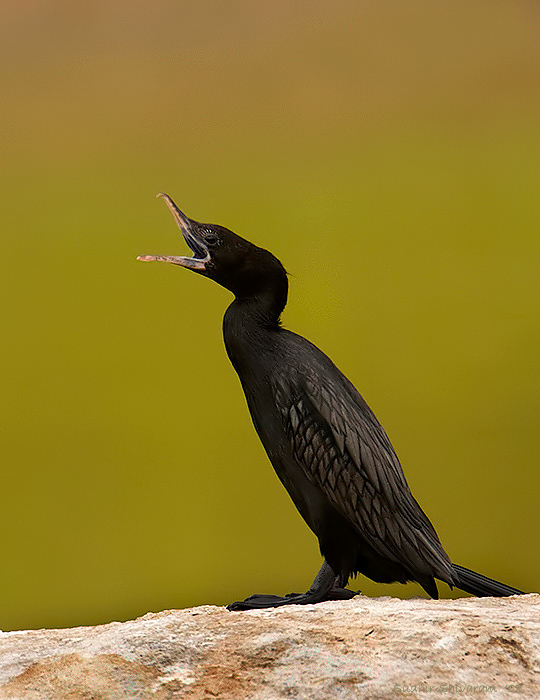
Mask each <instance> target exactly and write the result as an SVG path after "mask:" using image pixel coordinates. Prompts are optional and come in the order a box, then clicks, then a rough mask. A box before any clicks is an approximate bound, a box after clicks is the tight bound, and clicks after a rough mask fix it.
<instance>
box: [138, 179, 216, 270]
mask: <svg viewBox="0 0 540 700" xmlns="http://www.w3.org/2000/svg"><path fill="white" fill-rule="evenodd" d="M158 197H161V198H162V199H164V200H165V204H166V205H167V206H168V207H169V210H170V212H171V214H172V215H173V217H174V220H175V221H176V223H177V224H178V226H179V227H180V230H181V231H182V235H183V236H184V239H185V241H186V243H187V244H188V246H189V247H190V248H191V250H192V251H193V257H191V258H187V257H183V256H176V255H139V257H138V258H137V260H142V261H143V262H151V261H158V262H168V263H173V264H174V265H181V266H182V267H187V268H189V269H190V270H198V271H199V272H200V271H202V270H206V265H207V263H209V262H210V254H209V252H208V248H207V247H206V245H205V244H204V242H203V241H202V240H201V239H200V238H199V237H197V236H196V234H195V230H196V229H195V226H194V223H195V222H193V221H192V220H191V219H189V218H188V217H187V216H186V215H185V214H184V213H183V212H181V211H180V209H178V207H177V206H176V204H175V203H174V202H173V200H172V199H171V198H170V197H169V195H168V194H163V192H160V193H159V194H158Z"/></svg>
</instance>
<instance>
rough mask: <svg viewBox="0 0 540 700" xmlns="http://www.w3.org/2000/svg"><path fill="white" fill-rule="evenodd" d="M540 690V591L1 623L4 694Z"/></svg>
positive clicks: (166, 698)
mask: <svg viewBox="0 0 540 700" xmlns="http://www.w3.org/2000/svg"><path fill="white" fill-rule="evenodd" d="M399 697H404V698H423V699H424V700H425V699H429V700H438V699H439V698H446V699H448V698H449V697H475V698H479V697H486V698H489V700H499V699H500V698H512V699H513V700H518V699H520V700H521V699H522V698H535V700H537V699H538V698H539V697H540V595H538V594H531V595H526V596H516V597H513V598H482V599H475V598H466V599H465V598H463V599H459V600H440V601H435V600H424V599H420V598H415V599H410V600H400V599H396V598H365V597H362V596H357V597H356V598H353V599H352V600H347V601H336V602H329V603H320V604H319V605H305V606H294V605H291V606H287V607H283V608H277V609H274V610H258V611H249V612H236V613H231V612H228V611H227V610H225V609H224V608H219V607H213V606H203V607H199V608H191V609H188V610H168V611H165V612H161V613H149V614H148V615H145V616H144V617H141V618H139V619H137V620H133V621H130V622H123V623H120V622H112V623H110V624H108V625H102V626H100V627H77V628H74V629H60V630H37V631H27V632H4V633H1V634H0V700H8V699H9V700H53V699H54V700H136V699H138V698H141V699H147V698H148V699H150V698H151V699H155V700H173V699H177V698H188V699H190V700H210V699H211V698H220V700H243V699H244V698H246V699H247V698H249V699H252V700H279V699H280V698H288V699H290V698H299V699H305V700H319V699H320V700H331V699H333V698H339V699H340V700H341V699H343V700H349V699H350V700H353V698H354V700H359V699H360V698H370V699H371V700H383V699H385V698H388V699H390V698H392V700H394V699H395V698H399Z"/></svg>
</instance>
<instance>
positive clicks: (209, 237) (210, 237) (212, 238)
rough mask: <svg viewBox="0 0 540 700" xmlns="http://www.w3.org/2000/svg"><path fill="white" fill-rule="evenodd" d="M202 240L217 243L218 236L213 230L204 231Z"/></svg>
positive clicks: (212, 243) (208, 243) (211, 243)
mask: <svg viewBox="0 0 540 700" xmlns="http://www.w3.org/2000/svg"><path fill="white" fill-rule="evenodd" d="M204 242H205V243H206V244H207V245H217V244H218V243H219V238H218V236H217V235H216V234H215V233H214V232H213V231H208V230H207V231H205V232H204Z"/></svg>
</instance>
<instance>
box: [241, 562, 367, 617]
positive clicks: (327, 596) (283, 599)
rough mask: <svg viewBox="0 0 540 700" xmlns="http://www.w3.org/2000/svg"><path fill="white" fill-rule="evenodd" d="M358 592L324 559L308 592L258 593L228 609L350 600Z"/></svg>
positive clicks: (253, 608)
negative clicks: (284, 593) (344, 585)
mask: <svg viewBox="0 0 540 700" xmlns="http://www.w3.org/2000/svg"><path fill="white" fill-rule="evenodd" d="M358 592H359V591H351V590H349V589H348V588H344V587H343V581H342V580H341V577H340V576H336V574H335V573H334V571H333V569H332V568H331V566H330V565H329V564H328V563H327V562H326V561H324V562H323V565H322V566H321V569H320V571H319V573H318V574H317V576H315V580H314V581H313V583H312V584H311V586H310V589H309V591H306V593H289V594H287V595H285V596H278V595H264V594H259V593H256V594H255V595H251V596H249V598H246V599H245V600H237V601H236V602H234V603H231V604H230V605H227V610H235V611H236V610H255V609H258V608H277V607H279V606H281V605H308V604H310V603H321V602H322V601H323V600H348V599H349V598H352V597H353V596H355V595H357V593H358Z"/></svg>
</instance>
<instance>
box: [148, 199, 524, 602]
mask: <svg viewBox="0 0 540 700" xmlns="http://www.w3.org/2000/svg"><path fill="white" fill-rule="evenodd" d="M158 196H160V197H163V199H164V200H165V202H166V204H167V206H168V208H169V209H170V211H171V212H172V215H173V217H174V219H175V221H176V223H177V224H178V226H179V227H180V229H181V231H182V234H183V236H184V238H185V240H186V242H187V244H188V245H189V247H190V248H191V250H192V251H193V256H192V257H177V256H171V255H141V256H139V258H138V259H139V260H144V261H152V260H157V261H164V262H169V263H173V264H175V265H180V266H182V267H187V268H189V269H190V270H193V271H194V272H198V273H199V274H201V275H204V276H205V277H208V278H210V279H212V280H214V281H215V282H217V283H218V284H220V285H222V286H223V287H225V288H226V289H228V290H230V291H231V292H232V293H233V294H234V297H235V298H234V301H233V302H232V303H231V305H230V306H229V308H228V309H227V311H226V313H225V316H224V319H223V336H224V339H225V347H226V350H227V354H228V356H229V358H230V360H231V362H232V364H233V366H234V368H235V370H236V372H237V373H238V376H239V378H240V381H241V383H242V388H243V389H244V393H245V396H246V400H247V404H248V407H249V411H250V413H251V417H252V419H253V424H254V426H255V429H256V431H257V433H258V435H259V437H260V439H261V442H262V444H263V446H264V448H265V450H266V453H267V454H268V457H269V459H270V461H271V462H272V465H273V466H274V469H275V471H276V473H277V475H278V477H279V479H280V480H281V482H282V483H283V485H284V486H285V488H286V489H287V491H288V492H289V495H290V496H291V498H292V500H293V502H294V504H295V506H296V507H297V508H298V510H299V512H300V514H301V515H302V517H303V518H304V520H305V521H306V523H307V525H308V526H309V528H310V529H311V530H312V531H313V532H314V533H315V535H316V536H317V538H318V540H319V546H320V550H321V553H322V555H323V557H324V563H323V565H322V568H321V569H320V571H319V573H318V574H317V576H316V578H315V580H314V581H313V584H312V585H311V588H310V589H309V590H308V591H307V592H306V593H302V594H292V593H291V594H289V595H286V596H283V597H282V596H275V595H253V596H250V597H249V598H247V599H246V600H244V601H237V602H235V603H232V604H231V605H230V606H229V609H230V610H246V609H251V608H265V607H276V606H279V605H287V604H291V603H296V604H304V603H317V602H320V601H322V600H334V599H346V598H351V597H352V596H353V595H355V593H354V591H350V590H348V589H346V588H345V586H346V585H347V582H348V580H349V578H350V577H351V576H353V575H355V574H357V573H362V574H364V575H365V576H367V577H368V578H371V579H373V580H374V581H378V582H381V583H392V582H400V583H405V582H407V581H417V582H418V583H419V584H420V585H421V586H422V587H423V588H424V590H425V591H426V592H427V593H428V594H429V595H430V596H431V597H432V598H438V590H437V585H436V583H435V579H439V580H440V581H444V582H445V583H447V584H448V585H449V586H450V587H452V586H456V587H457V588H460V589H461V590H463V591H467V592H468V593H472V594H473V595H476V596H509V595H515V594H520V593H522V591H519V590H517V589H515V588H512V587H510V586H507V585H505V584H503V583H499V582H498V581H494V580H492V579H490V578H487V577H485V576H483V575H482V574H478V573H476V572H474V571H470V570H469V569H466V568H464V567H462V566H458V565H457V564H453V563H452V562H451V561H450V558H449V557H448V555H447V554H446V552H445V551H444V549H443V547H442V545H441V543H440V541H439V538H438V536H437V533H436V532H435V529H434V528H433V526H432V524H431V522H430V521H429V520H428V518H427V516H426V514H425V513H424V511H423V510H422V509H421V508H420V506H419V505H418V503H417V502H416V500H415V499H414V497H413V495H412V493H411V491H410V489H409V486H408V484H407V481H406V480H405V476H404V474H403V471H402V469H401V465H400V463H399V460H398V458H397V456H396V453H395V452H394V449H393V448H392V445H391V444H390V440H389V439H388V437H387V435H386V433H385V431H384V430H383V428H382V426H381V424H380V423H379V421H378V420H377V418H376V417H375V416H374V414H373V413H372V411H371V409H370V408H369V407H368V405H367V404H366V402H365V401H364V399H363V398H362V397H361V396H360V394H359V393H358V391H357V390H356V389H355V387H354V386H353V385H352V384H351V382H350V381H349V380H348V379H347V377H345V375H343V374H342V373H341V372H340V370H339V369H338V368H337V367H336V366H335V365H334V363H333V362H332V361H331V360H330V359H329V358H328V357H327V356H326V355H325V354H324V353H323V352H321V351H320V350H319V349H318V348H317V347H315V345H313V344H312V343H310V342H309V341H308V340H306V339H305V338H302V337H301V336H299V335H297V334H296V333H292V332H291V331H289V330H286V329H285V328H283V327H282V325H281V322H280V315H281V313H282V311H283V309H284V308H285V304H286V303H287V292H288V282H287V274H286V272H285V269H284V267H283V265H282V264H281V262H280V261H279V260H278V259H277V258H276V257H275V256H274V255H272V253H270V252H269V251H267V250H264V249H263V248H259V247H258V246H256V245H253V244H252V243H250V242H249V241H247V240H245V239H243V238H241V237H240V236H237V235H236V234H235V233H233V232H232V231H230V230H229V229H227V228H224V227H223V226H218V225H214V224H203V223H199V222H198V221H194V220H193V219H189V218H188V217H187V216H186V215H185V214H183V213H182V212H181V211H180V210H179V209H178V207H177V206H176V204H175V203H174V202H173V200H172V199H171V198H170V197H169V196H168V195H166V194H160V195H158Z"/></svg>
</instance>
